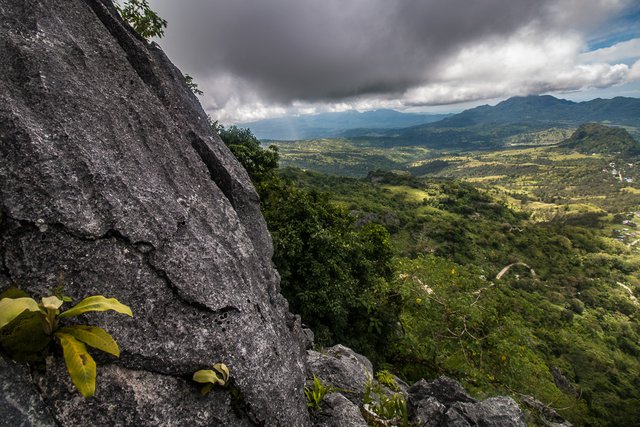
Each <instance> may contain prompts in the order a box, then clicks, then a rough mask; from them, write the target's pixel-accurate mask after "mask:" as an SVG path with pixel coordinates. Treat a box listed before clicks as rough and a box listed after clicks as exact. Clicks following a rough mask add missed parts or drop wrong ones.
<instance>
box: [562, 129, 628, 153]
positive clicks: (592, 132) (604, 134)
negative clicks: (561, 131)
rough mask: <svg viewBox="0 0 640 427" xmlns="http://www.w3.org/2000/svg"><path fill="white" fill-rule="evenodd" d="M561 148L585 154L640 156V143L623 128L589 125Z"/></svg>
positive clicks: (577, 132)
mask: <svg viewBox="0 0 640 427" xmlns="http://www.w3.org/2000/svg"><path fill="white" fill-rule="evenodd" d="M559 147H560V148H566V149H574V150H576V151H578V152H580V153H585V154H593V153H596V154H620V155H627V156H628V155H637V154H640V143H638V141H636V140H635V139H633V138H632V137H631V135H629V133H628V132H627V131H626V130H624V129H621V128H613V127H609V126H603V125H600V124H597V123H588V124H584V125H582V126H580V127H579V128H578V129H577V130H576V131H575V132H574V133H573V135H571V137H570V138H568V139H567V140H565V141H563V142H562V143H560V145H559Z"/></svg>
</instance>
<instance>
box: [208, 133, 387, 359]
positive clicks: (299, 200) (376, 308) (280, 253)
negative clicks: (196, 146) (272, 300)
mask: <svg viewBox="0 0 640 427" xmlns="http://www.w3.org/2000/svg"><path fill="white" fill-rule="evenodd" d="M215 127H216V128H217V131H218V133H219V134H220V136H221V138H222V140H223V141H224V142H225V144H227V146H229V148H230V149H231V150H232V152H233V153H234V154H235V155H236V157H237V158H238V160H239V161H240V162H241V163H242V164H243V166H244V167H245V169H246V170H247V172H248V173H249V176H250V177H251V179H252V181H253V183H254V185H255V186H256V188H257V190H258V192H259V194H260V198H261V206H262V212H263V214H264V216H265V218H266V220H267V225H268V227H269V230H270V231H271V234H272V237H273V243H274V256H273V261H274V262H275V264H276V267H277V268H278V271H279V273H280V276H281V286H282V292H283V294H284V295H285V297H287V299H288V301H289V303H290V305H291V309H292V310H293V311H294V312H297V313H299V314H301V316H302V319H303V321H304V322H305V323H306V324H308V325H309V326H310V327H312V328H313V329H314V332H315V334H316V339H317V342H318V344H320V345H331V344H334V343H338V342H341V343H344V344H346V345H349V346H351V347H352V348H354V349H356V350H357V351H360V352H361V353H364V354H366V355H368V356H370V357H372V358H373V359H375V358H376V357H377V353H378V350H376V349H379V348H384V344H385V343H386V341H387V340H388V337H389V336H391V335H392V334H393V333H394V331H395V328H396V324H397V316H398V312H399V306H398V302H399V299H398V295H397V294H395V293H394V291H393V289H392V288H391V287H390V279H391V277H392V268H391V259H392V250H391V246H390V241H389V233H388V231H387V230H386V229H385V228H384V227H383V226H381V225H379V224H368V225H366V226H363V227H358V226H356V225H355V222H354V218H353V217H352V216H351V215H350V214H349V212H347V211H346V210H345V209H342V208H340V207H337V206H335V205H333V204H332V203H330V201H329V198H328V197H327V196H326V195H324V194H322V193H319V192H315V191H306V190H301V189H298V188H296V187H295V186H293V185H292V184H291V183H289V182H288V181H287V180H285V179H282V178H281V176H280V175H279V174H278V169H277V167H278V152H277V150H276V149H275V148H268V149H263V148H262V147H261V146H260V143H259V141H258V140H257V139H256V138H255V137H254V136H253V135H252V134H251V132H250V131H249V130H248V129H238V128H236V127H233V126H232V127H230V128H229V129H225V128H224V127H221V126H217V125H216V126H215Z"/></svg>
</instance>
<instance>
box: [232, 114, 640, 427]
mask: <svg viewBox="0 0 640 427" xmlns="http://www.w3.org/2000/svg"><path fill="white" fill-rule="evenodd" d="M223 138H224V134H223ZM527 140H528V141H532V142H531V143H528V144H527V143H525V142H526V141H527ZM511 141H512V142H513V143H512V144H505V145H504V146H503V147H500V148H499V149H493V150H487V149H485V150H475V151H449V150H434V149H428V148H426V147H424V146H386V147H385V146H384V144H380V143H365V142H363V141H361V140H356V141H353V140H348V139H338V140H335V139H325V140H313V141H300V142H286V143H277V144H276V146H275V147H272V148H270V149H269V150H263V149H259V150H261V151H262V152H265V151H266V152H271V153H274V155H278V156H279V157H280V164H281V166H285V165H288V166H285V167H282V168H280V169H277V168H274V169H273V170H272V173H273V175H272V176H271V177H269V178H268V179H265V178H264V175H263V176H262V177H261V178H260V177H258V180H257V186H258V188H259V189H262V192H261V197H262V200H263V212H264V213H265V217H266V219H267V222H268V224H269V227H270V230H271V232H272V234H273V236H274V244H275V248H276V255H275V257H274V261H275V262H276V265H277V266H278V269H279V271H281V274H283V283H282V289H283V293H284V295H285V296H286V297H287V299H288V300H289V301H290V304H291V307H292V310H293V311H294V312H298V313H301V314H302V318H303V322H305V323H307V324H309V325H310V326H311V327H312V328H313V329H314V330H316V331H319V332H320V334H319V337H318V338H319V343H320V344H331V343H333V342H338V341H339V342H344V343H346V344H347V345H350V346H352V347H353V348H355V349H357V350H358V351H361V352H363V353H364V354H366V355H367V356H369V357H370V358H371V359H372V360H374V361H375V363H376V364H377V365H378V366H379V367H381V368H385V369H388V370H390V371H392V372H395V373H397V374H399V375H400V376H401V377H403V378H405V379H406V380H409V381H413V380H415V379H418V378H421V377H425V378H434V377H437V376H439V375H441V374H446V375H449V376H452V377H455V378H457V379H459V380H460V381H461V382H462V383H463V384H464V385H465V386H466V387H467V388H468V389H470V390H472V391H473V392H474V393H475V394H476V395H477V396H480V397H486V396H491V395H498V394H508V395H511V396H512V397H514V398H515V399H516V400H518V401H519V402H520V403H521V404H523V407H525V408H527V404H526V402H531V397H533V398H534V399H536V400H537V401H539V403H540V402H541V405H542V407H548V408H552V409H554V410H556V411H557V412H558V413H559V414H560V415H561V416H563V417H564V418H566V419H567V420H569V421H570V422H572V423H574V424H575V425H594V426H597V425H603V426H604V425H634V424H637V423H638V421H640V408H639V407H638V405H637V402H638V401H639V399H640V324H639V322H638V316H639V315H640V306H639V303H638V298H639V297H640V276H639V274H640V246H639V245H638V242H640V231H638V225H640V185H638V183H639V182H640V181H639V180H640V163H639V161H640V158H637V157H636V156H637V155H636V153H637V146H638V143H637V142H636V141H635V140H634V139H633V138H632V137H630V136H629V134H628V133H627V132H625V131H624V130H622V129H619V128H611V127H606V126H602V125H595V124H593V125H584V126H579V127H577V128H576V129H571V130H570V132H569V131H567V130H558V129H548V130H546V131H537V132H535V133H533V134H532V133H528V134H523V135H520V136H519V137H514V138H512V139H511ZM256 144H257V142H254V149H256V147H257V145H256ZM276 147H277V148H276ZM232 149H233V147H232ZM327 173H329V174H327ZM340 175H343V176H340ZM344 175H351V176H344ZM283 211H286V213H284V212H283ZM295 241H298V242H299V244H298V245H297V246H296V245H292V243H291V242H295ZM338 254H341V255H340V256H338ZM345 257H346V258H345ZM322 313H324V315H323V314H322ZM327 313H329V314H328V315H327ZM331 313H333V314H331ZM340 319H341V320H340ZM345 325H350V328H347V329H345ZM530 406H531V405H530ZM534 406H535V405H534ZM540 407H541V406H538V410H534V409H532V408H530V409H529V419H528V422H529V423H530V424H531V425H546V424H545V423H547V422H549V420H548V419H546V418H545V416H544V414H542V413H541V412H540V411H539V408H540ZM543 412H544V411H543Z"/></svg>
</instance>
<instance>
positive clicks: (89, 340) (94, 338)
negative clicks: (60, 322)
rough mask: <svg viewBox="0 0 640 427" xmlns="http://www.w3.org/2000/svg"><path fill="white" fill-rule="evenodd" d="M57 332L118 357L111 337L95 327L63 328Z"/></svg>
mask: <svg viewBox="0 0 640 427" xmlns="http://www.w3.org/2000/svg"><path fill="white" fill-rule="evenodd" d="M58 332H59V333H63V334H68V335H71V336H73V337H74V338H75V339H77V340H78V341H82V342H83V343H85V344H87V345H89V346H91V347H93V348H97V349H98V350H102V351H104V352H105V353H109V354H112V355H114V356H116V357H120V349H119V348H118V343H116V342H115V340H114V339H113V337H112V336H111V335H109V333H107V331H105V330H104V329H102V328H99V327H97V326H86V325H74V326H65V327H64V328H61V329H60V330H59V331H58Z"/></svg>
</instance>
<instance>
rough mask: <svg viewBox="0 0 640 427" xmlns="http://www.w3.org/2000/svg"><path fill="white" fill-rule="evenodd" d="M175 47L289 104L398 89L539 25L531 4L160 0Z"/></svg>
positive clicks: (495, 0) (205, 67) (197, 64)
mask: <svg viewBox="0 0 640 427" xmlns="http://www.w3.org/2000/svg"><path fill="white" fill-rule="evenodd" d="M152 6H153V7H156V8H157V9H158V10H159V11H160V13H161V14H163V15H165V16H167V17H168V19H169V30H168V32H167V34H168V35H169V34H171V37H168V39H167V43H168V45H167V46H166V48H167V49H168V50H170V51H171V53H172V55H173V56H174V57H177V58H175V59H177V60H178V62H180V63H182V64H188V66H189V67H191V68H192V71H193V73H197V74H199V75H203V74H207V73H214V72H216V71H217V72H229V73H231V74H233V75H234V76H237V77H240V78H243V79H246V80H248V81H250V82H252V83H254V84H256V85H257V87H258V88H259V89H258V90H260V91H262V92H265V93H267V94H269V95H271V96H275V97H279V98H281V99H282V100H288V99H305V100H313V99H325V98H341V97H345V96H351V95H357V94H362V93H371V92H383V93H384V92H396V91H402V90H404V89H406V88H408V87H411V86H413V85H415V84H418V83H421V82H423V81H424V79H425V77H426V74H427V73H428V71H429V68H430V66H431V65H433V64H434V63H436V62H437V61H438V59H439V58H440V57H442V56H443V55H446V54H448V53H449V52H450V51H451V49H452V48H453V47H455V46H457V45H459V44H460V43H464V42H465V41H467V40H471V39H478V38H481V37H487V36H491V35H497V34H508V33H511V32H513V31H515V30H516V29H517V28H519V27H521V26H522V25H524V24H527V23H530V22H532V21H533V20H534V19H538V20H540V21H541V22H544V21H548V18H549V17H548V16H547V14H548V11H549V8H548V7H547V2H545V1H531V0H476V1H469V0H433V1H424V0H406V1H390V0H350V1H348V0H322V1H311V0H270V1H248V0H213V1H211V0H192V1H188V2H183V1H180V2H178V1H175V0H155V1H153V2H152Z"/></svg>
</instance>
